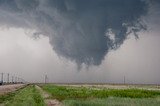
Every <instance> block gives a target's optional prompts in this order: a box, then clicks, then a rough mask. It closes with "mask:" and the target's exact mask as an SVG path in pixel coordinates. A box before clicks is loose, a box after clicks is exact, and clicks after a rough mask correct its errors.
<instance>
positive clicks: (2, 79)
mask: <svg viewBox="0 0 160 106" xmlns="http://www.w3.org/2000/svg"><path fill="white" fill-rule="evenodd" d="M3 74H4V73H1V82H2V83H3Z"/></svg>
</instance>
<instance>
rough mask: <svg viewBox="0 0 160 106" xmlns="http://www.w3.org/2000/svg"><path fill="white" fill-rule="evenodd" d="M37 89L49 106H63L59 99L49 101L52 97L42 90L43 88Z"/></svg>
mask: <svg viewBox="0 0 160 106" xmlns="http://www.w3.org/2000/svg"><path fill="white" fill-rule="evenodd" d="M36 88H37V89H38V90H39V91H40V93H41V95H42V97H43V98H44V100H45V103H46V104H47V106H63V105H62V103H61V102H59V101H58V100H57V99H49V98H50V97H51V95H50V94H48V93H47V92H45V91H44V90H42V88H40V87H39V86H36Z"/></svg>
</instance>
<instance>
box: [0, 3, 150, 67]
mask: <svg viewBox="0 0 160 106" xmlns="http://www.w3.org/2000/svg"><path fill="white" fill-rule="evenodd" d="M147 11H148V3H147V2H145V1H143V0H0V26H1V27H16V28H24V29H33V30H35V31H36V32H35V33H34V34H33V36H38V35H40V34H42V35H44V36H47V37H49V40H50V44H51V45H52V47H53V50H54V51H55V52H56V53H57V54H58V55H59V56H61V57H65V58H67V59H69V60H71V61H75V62H76V63H77V64H78V66H81V65H82V64H86V65H100V64H101V62H102V60H103V59H104V57H105V55H106V54H107V53H108V52H109V51H110V50H113V49H117V48H118V47H119V46H120V45H121V44H123V42H124V41H125V39H126V38H127V36H128V35H129V34H130V33H133V35H135V36H136V37H138V35H137V32H139V31H141V30H146V26H145V24H143V21H142V20H141V18H142V17H143V16H145V15H146V14H147ZM13 36H14V35H13Z"/></svg>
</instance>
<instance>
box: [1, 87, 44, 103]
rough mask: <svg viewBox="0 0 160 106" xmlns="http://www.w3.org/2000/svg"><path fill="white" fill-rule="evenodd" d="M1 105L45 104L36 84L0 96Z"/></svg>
mask: <svg viewBox="0 0 160 106" xmlns="http://www.w3.org/2000/svg"><path fill="white" fill-rule="evenodd" d="M0 102H1V104H0V105H5V106H45V103H44V100H43V98H42V97H41V95H40V93H39V92H38V91H37V90H36V88H35V86H34V85H29V86H27V87H25V88H23V89H20V90H18V91H15V92H13V93H9V94H7V95H3V96H2V95H1V96H0Z"/></svg>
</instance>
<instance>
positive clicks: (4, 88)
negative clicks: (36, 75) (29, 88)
mask: <svg viewBox="0 0 160 106" xmlns="http://www.w3.org/2000/svg"><path fill="white" fill-rule="evenodd" d="M24 86H25V84H13V85H2V86H0V95H3V94H6V93H9V92H13V91H16V90H17V89H20V88H22V87H24Z"/></svg>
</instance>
